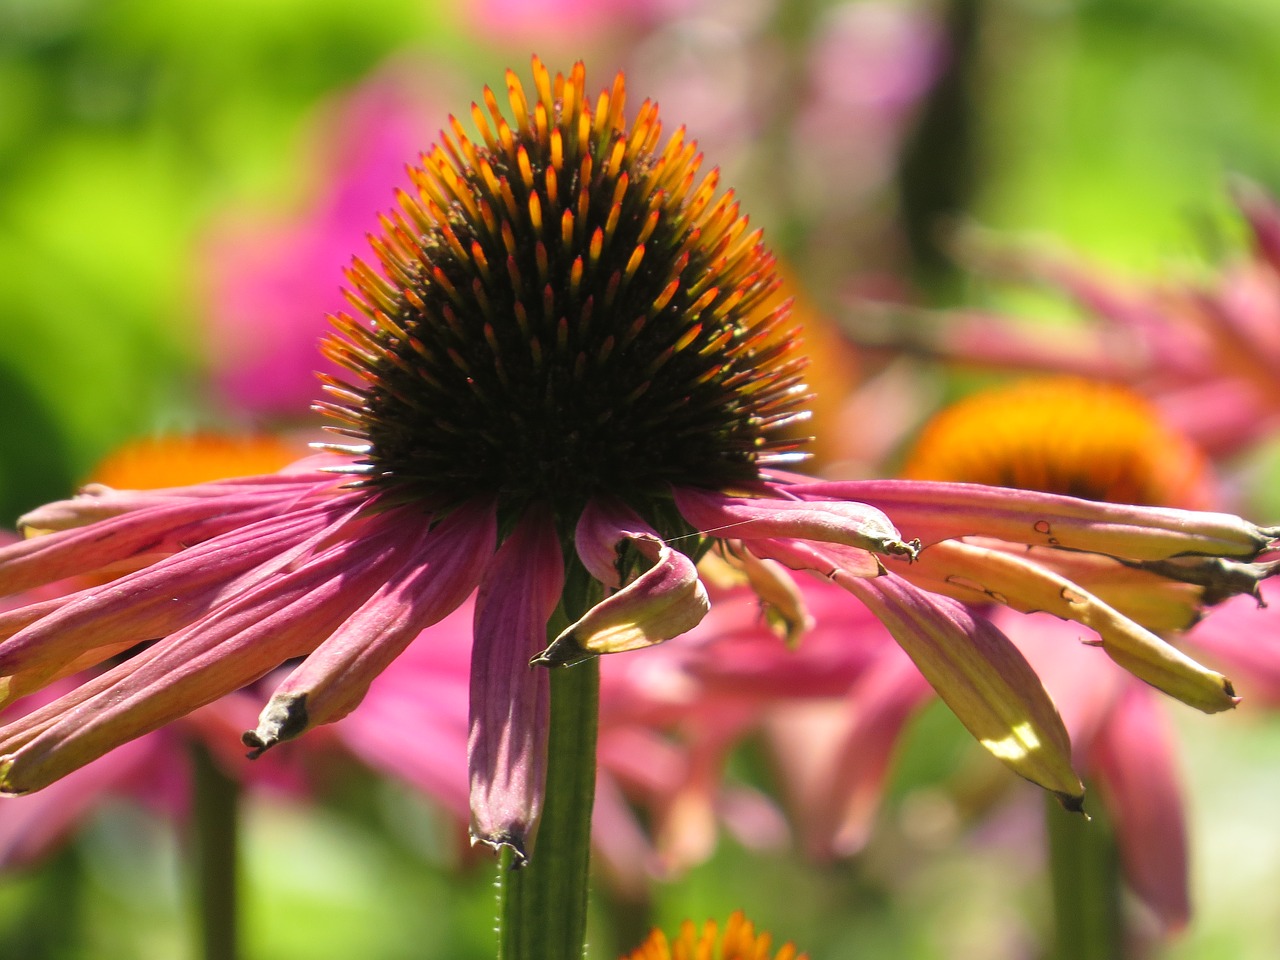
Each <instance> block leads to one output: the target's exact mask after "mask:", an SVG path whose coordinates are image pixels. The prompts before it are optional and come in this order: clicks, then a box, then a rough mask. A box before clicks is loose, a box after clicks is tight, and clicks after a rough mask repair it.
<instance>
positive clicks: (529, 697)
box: [467, 508, 564, 859]
mask: <svg viewBox="0 0 1280 960" xmlns="http://www.w3.org/2000/svg"><path fill="white" fill-rule="evenodd" d="M563 583H564V560H563V558H562V557H561V555H560V544H559V540H558V539H557V537H556V531H555V526H554V524H553V523H552V521H551V518H550V517H549V516H548V515H546V514H544V513H543V512H541V511H540V510H538V509H537V508H531V509H530V510H528V511H527V512H526V513H525V515H524V516H523V517H522V518H521V519H520V521H519V522H518V523H517V524H516V527H515V529H514V530H513V531H512V532H511V535H510V536H508V537H507V539H506V540H505V541H504V542H503V544H502V546H501V547H500V548H499V549H498V552H497V554H496V555H495V557H494V560H493V563H492V564H491V565H490V567H489V570H488V572H487V573H486V575H485V578H484V580H483V581H482V582H481V584H480V593H479V596H478V597H477V599H476V621H475V646H474V647H473V648H472V652H471V719H470V736H469V738H468V742H467V753H468V765H469V767H470V770H471V835H472V837H473V838H474V839H475V841H477V842H480V843H484V844H487V845H488V846H490V847H493V848H494V849H495V850H497V849H500V848H502V847H510V848H511V849H512V850H513V851H514V853H515V855H516V857H517V858H518V859H524V858H525V857H526V856H527V851H526V844H527V843H528V842H529V841H530V836H529V833H530V830H531V828H532V827H533V825H534V824H535V823H536V822H537V819H538V813H539V812H540V810H541V808H542V791H543V787H544V780H545V776H546V759H547V758H546V751H547V729H548V724H549V722H550V714H549V708H550V684H549V681H548V679H547V672H546V671H545V670H542V669H539V668H534V667H531V666H529V661H530V660H531V659H532V658H533V656H534V655H535V654H537V653H538V651H539V650H541V649H542V647H543V646H544V645H545V643H546V631H547V622H548V621H549V620H550V619H551V614H552V612H553V611H554V610H555V608H556V604H557V603H558V602H559V600H560V591H561V588H562V586H563Z"/></svg>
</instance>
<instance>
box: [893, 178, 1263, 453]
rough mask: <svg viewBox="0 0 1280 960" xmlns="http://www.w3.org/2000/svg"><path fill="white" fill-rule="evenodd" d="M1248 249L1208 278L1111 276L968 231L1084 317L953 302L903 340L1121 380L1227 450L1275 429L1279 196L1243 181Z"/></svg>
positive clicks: (983, 259) (963, 355)
mask: <svg viewBox="0 0 1280 960" xmlns="http://www.w3.org/2000/svg"><path fill="white" fill-rule="evenodd" d="M1236 200H1237V203H1238V205H1239V207H1240V209H1241V211H1242V212H1243V214H1244V218H1245V223H1246V226H1247V227H1248V230H1249V232H1250V239H1251V241H1252V250H1251V252H1250V254H1249V255H1248V256H1242V257H1238V258H1236V259H1234V260H1232V261H1230V262H1228V263H1226V264H1224V265H1223V266H1222V267H1221V268H1220V269H1219V271H1218V273H1217V275H1216V276H1215V277H1212V278H1211V279H1209V280H1201V279H1174V278H1170V279H1159V280H1155V281H1138V280H1133V279H1120V278H1117V277H1115V276H1112V275H1109V274H1108V273H1107V271H1105V270H1103V269H1101V268H1099V267H1097V266H1095V265H1092V264H1088V263H1086V262H1084V261H1083V260H1082V259H1081V258H1080V257H1078V256H1074V255H1071V254H1065V253H1062V252H1061V251H1056V250H1050V249H1045V248H1043V247H1040V248H1036V247H1030V246H1025V247H1019V246H1015V245H1013V244H1007V243H997V242H994V241H992V240H990V239H989V238H981V237H980V236H979V235H977V234H976V233H975V234H970V235H968V239H967V241H966V243H965V244H964V245H963V246H962V250H963V252H964V253H965V255H966V256H967V257H969V258H970V260H971V261H972V262H973V263H974V264H975V265H976V266H977V267H978V268H979V269H981V270H983V271H985V272H988V273H993V274H997V275H1003V276H1006V277H1013V278H1015V279H1017V280H1020V281H1024V282H1025V281H1029V280H1034V281H1038V282H1041V283H1044V284H1047V285H1048V286H1050V287H1051V288H1054V289H1057V290H1060V291H1062V292H1063V293H1065V294H1067V295H1068V296H1069V297H1070V298H1072V300H1074V301H1075V303H1076V304H1077V305H1078V306H1079V307H1080V308H1082V311H1083V313H1082V316H1081V320H1082V322H1081V323H1079V324H1076V325H1073V326H1072V327H1071V328H1070V336H1063V335H1062V331H1061V329H1060V327H1058V326H1056V325H1048V324H1036V323H1035V322H1033V321H1031V320H1030V319H1029V318H1015V317H1011V316H1004V315H997V314H991V313H984V312H981V311H973V310H969V311H957V312H955V313H953V314H950V315H948V316H946V317H945V318H941V319H939V318H932V319H926V318H922V320H921V324H918V325H916V332H913V333H912V335H911V338H912V339H913V340H915V341H917V343H918V344H919V345H922V346H924V347H925V349H926V350H928V351H937V352H938V353H940V354H941V355H942V356H944V357H948V358H951V359H955V360H959V361H963V362H967V363H978V364H982V365H986V366H994V367H999V368H1004V369H1010V370H1018V371H1021V372H1023V373H1025V372H1028V371H1057V372H1067V373H1073V374H1077V375H1080V376H1086V377H1092V378H1095V379H1099V380H1106V381H1111V382H1118V383H1125V384H1128V385H1130V386H1132V387H1133V388H1134V389H1136V390H1137V391H1138V392H1140V393H1142V394H1143V395H1145V396H1147V397H1149V398H1151V399H1152V400H1153V401H1154V402H1155V403H1156V404H1157V406H1158V407H1159V408H1160V410H1161V411H1162V412H1163V413H1164V415H1165V416H1166V417H1167V418H1168V420H1169V421H1170V422H1171V423H1173V424H1174V425H1176V426H1177V427H1179V428H1180V429H1181V430H1182V431H1183V432H1184V433H1186V435H1187V436H1188V437H1190V438H1191V439H1193V440H1195V441H1196V442H1197V443H1199V444H1200V445H1201V446H1202V447H1203V448H1204V449H1205V450H1206V451H1207V452H1208V453H1209V454H1211V455H1213V456H1215V457H1219V456H1229V455H1231V454H1233V453H1238V452H1240V451H1241V450H1243V449H1246V448H1247V447H1249V446H1250V445H1252V444H1255V443H1256V442H1258V441H1259V440H1260V439H1262V438H1264V437H1267V436H1270V435H1272V434H1274V433H1275V432H1276V431H1277V430H1280V379H1278V378H1277V377H1276V370H1277V369H1280V254H1278V253H1277V246H1276V237H1277V236H1278V235H1280V206H1277V204H1276V202H1275V200H1274V199H1273V198H1271V197H1270V196H1268V195H1267V194H1266V193H1265V192H1263V191H1262V190H1261V189H1260V188H1258V187H1255V186H1253V185H1250V184H1246V183H1243V182H1240V183H1238V184H1237V191H1236Z"/></svg>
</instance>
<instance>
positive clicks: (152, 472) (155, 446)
mask: <svg viewBox="0 0 1280 960" xmlns="http://www.w3.org/2000/svg"><path fill="white" fill-rule="evenodd" d="M306 454H307V449H306V447H304V446H302V445H300V444H296V443H287V442H286V441H284V440H281V439H278V438H276V437H270V436H258V435H254V436H220V435H215V434H203V433H197V434H190V435H185V436H170V437H154V438H150V439H147V440H135V441H132V442H130V443H126V444H125V445H124V446H122V447H120V448H118V449H117V450H116V451H114V452H113V453H111V454H109V455H108V456H107V457H106V458H105V459H104V460H103V461H102V462H101V463H99V464H98V466H97V468H96V469H95V470H94V471H93V475H92V476H91V478H90V479H91V480H92V481H93V482H94V483H101V484H105V485H106V486H108V487H114V488H115V489H117V490H157V489H161V488H164V487H185V486H191V485H194V484H198V483H208V482H209V481H212V480H224V479H228V478H232V477H251V476H256V475H258V474H263V473H275V472H276V471H277V470H279V469H280V468H281V467H284V466H286V465H288V464H289V463H292V462H293V461H294V460H297V459H298V458H299V457H302V456H305V455H306Z"/></svg>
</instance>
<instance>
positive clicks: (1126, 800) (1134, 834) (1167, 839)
mask: <svg viewBox="0 0 1280 960" xmlns="http://www.w3.org/2000/svg"><path fill="white" fill-rule="evenodd" d="M1174 753H1175V746H1174V735H1173V731H1172V730H1171V728H1170V725H1169V722H1168V720H1167V718H1166V717H1165V716H1164V714H1163V713H1162V712H1161V711H1160V709H1159V705H1158V704H1157V703H1156V702H1155V698H1154V697H1153V696H1151V694H1150V693H1149V692H1148V691H1147V690H1146V688H1144V687H1142V686H1140V685H1138V684H1136V683H1133V684H1130V685H1129V688H1128V689H1127V690H1126V691H1125V693H1124V694H1123V695H1122V696H1121V697H1120V699H1119V701H1118V702H1117V703H1116V705H1115V707H1114V708H1113V710H1112V712H1111V715H1110V716H1109V717H1108V718H1107V721H1106V722H1105V723H1104V724H1103V725H1102V728H1101V730H1100V732H1099V735H1098V738H1097V739H1096V740H1095V741H1094V743H1093V744H1092V746H1091V748H1090V752H1089V760H1090V762H1091V764H1092V766H1093V767H1094V769H1095V771H1096V773H1097V777H1098V786H1099V790H1100V791H1101V792H1102V794H1103V797H1104V799H1105V800H1106V804H1107V810H1108V812H1109V813H1110V814H1111V819H1112V821H1113V823H1114V825H1115V832H1116V842H1117V844H1118V845H1119V847H1120V857H1121V861H1122V863H1123V865H1124V871H1125V876H1126V877H1127V879H1128V880H1129V883H1130V884H1131V885H1132V887H1133V889H1134V891H1135V892H1136V893H1137V894H1138V896H1139V897H1141V898H1142V899H1143V900H1144V901H1145V902H1146V903H1147V904H1148V905H1149V906H1150V907H1151V908H1152V909H1153V910H1155V912H1156V915H1157V916H1158V917H1159V918H1160V920H1161V922H1162V923H1163V924H1164V926H1165V929H1166V931H1167V932H1169V933H1175V932H1177V931H1179V930H1181V929H1182V928H1183V927H1185V926H1186V925H1187V921H1188V920H1189V919H1190V917H1191V904H1190V897H1189V894H1188V889H1187V829H1186V820H1185V815H1184V812H1183V802H1182V790H1181V788H1180V786H1179V784H1178V775H1177V763H1176V761H1175V757H1174Z"/></svg>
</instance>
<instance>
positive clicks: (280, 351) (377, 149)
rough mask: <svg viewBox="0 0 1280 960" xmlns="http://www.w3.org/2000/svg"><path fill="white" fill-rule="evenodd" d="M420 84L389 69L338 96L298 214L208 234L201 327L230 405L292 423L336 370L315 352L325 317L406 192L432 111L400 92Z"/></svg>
mask: <svg viewBox="0 0 1280 960" xmlns="http://www.w3.org/2000/svg"><path fill="white" fill-rule="evenodd" d="M424 86H425V85H424V84H423V83H422V82H421V78H414V77H410V76H407V75H404V76H402V75H400V74H398V73H396V72H394V71H387V72H384V73H383V74H381V75H379V76H376V77H374V78H373V79H371V80H369V81H367V82H366V83H364V84H363V85H362V86H360V87H357V88H356V89H354V90H352V91H350V92H348V93H346V94H344V95H342V96H341V97H338V98H335V99H334V100H333V101H331V102H330V103H328V104H326V105H325V106H323V107H322V108H321V109H320V111H319V112H318V114H317V116H316V117H315V119H314V121H313V126H314V129H313V131H312V133H311V135H310V138H309V139H310V140H311V141H313V146H312V147H311V148H310V150H309V151H308V153H307V155H306V158H305V159H304V161H303V170H304V173H303V175H302V177H301V181H302V183H303V184H307V185H311V189H310V190H308V191H306V194H307V195H306V196H305V197H304V198H303V200H302V203H303V209H301V210H300V211H299V212H297V213H295V214H292V215H290V214H287V213H284V212H283V211H280V210H274V211H264V210H260V209H254V210H246V211H243V212H240V213H236V214H231V215H225V216H223V217H222V218H221V219H220V220H219V221H217V222H215V223H214V224H213V225H212V226H211V227H210V228H209V231H208V235H207V236H206V237H205V238H204V241H203V244H202V249H201V250H200V252H199V254H198V256H197V263H198V264H199V265H200V267H201V269H202V271H203V275H202V276H201V278H200V284H201V287H202V289H203V293H204V296H203V300H204V303H205V306H206V310H205V313H204V315H203V318H202V319H203V321H204V322H205V325H206V337H207V340H208V344H209V353H210V362H211V363H212V367H213V376H214V380H215V382H216V384H217V386H218V389H219V390H220V392H221V394H222V397H223V399H224V400H225V401H226V402H228V403H229V404H230V405H231V406H232V408H233V409H236V410H241V411H245V412H247V413H250V414H254V415H258V416H261V417H281V416H287V417H297V416H298V415H299V414H301V413H302V412H303V411H305V410H306V409H307V407H308V405H309V404H310V403H311V401H312V400H314V399H315V395H316V389H317V382H316V376H315V372H316V371H317V370H323V371H327V372H328V373H330V374H336V373H337V372H338V368H337V366H336V365H335V364H334V363H333V362H331V361H329V360H326V359H324V358H322V357H321V356H320V354H319V353H318V352H317V349H316V348H317V345H318V344H319V342H320V340H321V339H322V337H324V336H325V335H326V334H327V333H328V331H329V325H328V323H327V322H326V320H325V317H326V315H327V314H330V313H338V312H340V311H342V310H344V309H346V308H347V307H348V301H347V300H346V298H345V297H344V296H343V294H342V292H341V289H340V286H339V283H338V278H339V277H340V276H341V275H342V270H343V268H344V267H346V266H347V265H348V264H349V263H350V261H351V255H352V252H353V251H355V250H358V249H361V248H362V247H363V246H365V237H366V236H367V235H368V234H369V233H372V232H375V231H377V230H378V229H379V223H378V211H381V210H389V209H390V208H391V207H392V206H393V204H394V200H395V189H396V188H397V187H401V188H404V189H408V188H409V187H410V185H411V184H410V180H409V176H408V174H407V173H406V172H405V163H406V160H408V159H409V158H412V157H413V156H414V155H415V154H416V152H417V151H418V150H419V149H421V147H422V145H423V143H424V141H425V139H426V136H427V134H428V133H429V131H430V128H429V127H428V126H427V121H428V118H432V117H433V116H434V113H435V111H434V110H433V109H432V108H431V104H430V103H428V102H426V100H425V99H424V98H423V97H422V95H421V94H420V93H417V92H415V93H413V94H410V93H409V92H408V91H409V90H411V89H412V90H414V91H419V90H421V89H422V88H423V87H424ZM307 161H312V162H313V163H314V167H312V168H308V167H307V166H306V163H307Z"/></svg>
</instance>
